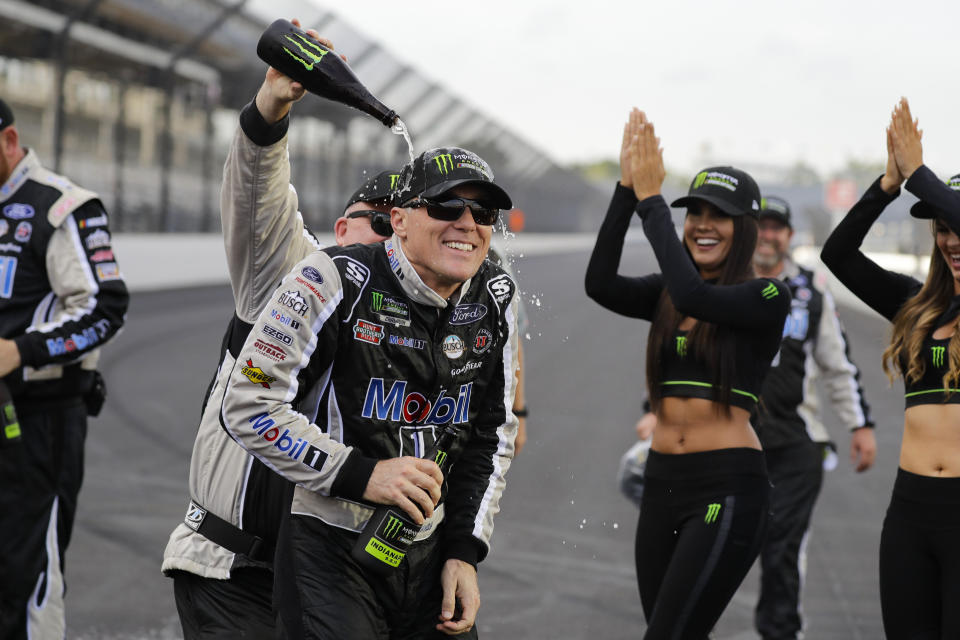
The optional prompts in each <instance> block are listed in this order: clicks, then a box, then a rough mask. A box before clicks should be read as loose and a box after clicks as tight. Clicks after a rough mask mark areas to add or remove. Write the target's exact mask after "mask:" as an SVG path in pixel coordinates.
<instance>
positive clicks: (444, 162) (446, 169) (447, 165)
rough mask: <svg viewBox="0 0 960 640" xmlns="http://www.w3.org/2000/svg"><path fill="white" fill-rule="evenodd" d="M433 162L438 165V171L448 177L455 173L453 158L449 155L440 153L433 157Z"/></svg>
mask: <svg viewBox="0 0 960 640" xmlns="http://www.w3.org/2000/svg"><path fill="white" fill-rule="evenodd" d="M433 161H434V163H436V165H437V171H439V172H440V173H441V174H442V175H446V174H448V173H450V172H451V171H453V156H452V155H451V154H449V153H440V154H437V155H435V156H433Z"/></svg>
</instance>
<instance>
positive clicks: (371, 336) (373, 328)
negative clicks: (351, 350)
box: [353, 318, 384, 344]
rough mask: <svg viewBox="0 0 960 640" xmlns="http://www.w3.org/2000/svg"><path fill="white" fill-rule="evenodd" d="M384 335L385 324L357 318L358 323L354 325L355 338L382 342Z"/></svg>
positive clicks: (373, 342)
mask: <svg viewBox="0 0 960 640" xmlns="http://www.w3.org/2000/svg"><path fill="white" fill-rule="evenodd" d="M383 336H384V333H383V325H380V324H376V323H374V322H370V321H369V320H360V319H359V318H358V319H357V323H356V324H355V325H353V339H354V340H360V341H361V342H369V343H370V344H380V341H381V340H383Z"/></svg>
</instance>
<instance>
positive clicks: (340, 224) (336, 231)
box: [333, 216, 347, 247]
mask: <svg viewBox="0 0 960 640" xmlns="http://www.w3.org/2000/svg"><path fill="white" fill-rule="evenodd" d="M333 235H334V238H335V241H336V243H337V245H338V246H341V247H342V246H343V237H344V236H345V235H347V219H346V218H344V217H343V216H340V217H339V218H337V221H336V222H334V223H333Z"/></svg>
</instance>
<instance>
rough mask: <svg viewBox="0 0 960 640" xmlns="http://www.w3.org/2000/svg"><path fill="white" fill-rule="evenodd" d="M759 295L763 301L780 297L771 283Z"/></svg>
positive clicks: (775, 286)
mask: <svg viewBox="0 0 960 640" xmlns="http://www.w3.org/2000/svg"><path fill="white" fill-rule="evenodd" d="M760 295H762V296H763V299H764V300H770V299H772V298H776V297H777V296H778V295H780V291H778V290H777V285H775V284H773V283H772V282H771V283H770V284H768V285H767V286H766V287H765V288H764V289H763V291H761V292H760Z"/></svg>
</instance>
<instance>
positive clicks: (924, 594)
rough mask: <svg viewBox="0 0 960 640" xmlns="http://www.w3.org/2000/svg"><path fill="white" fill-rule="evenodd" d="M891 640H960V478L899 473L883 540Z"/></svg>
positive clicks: (883, 587) (883, 596)
mask: <svg viewBox="0 0 960 640" xmlns="http://www.w3.org/2000/svg"><path fill="white" fill-rule="evenodd" d="M880 608H881V610H882V612H883V629H884V631H885V632H886V634H887V638H888V640H947V639H951V640H953V639H955V638H960V478H935V477H929V476H920V475H917V474H915V473H910V472H909V471H904V470H903V469H899V470H898V471H897V480H896V482H895V483H894V486H893V497H892V498H891V500H890V507H889V508H888V509H887V517H886V518H885V519H884V521H883V532H882V533H881V535H880Z"/></svg>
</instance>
